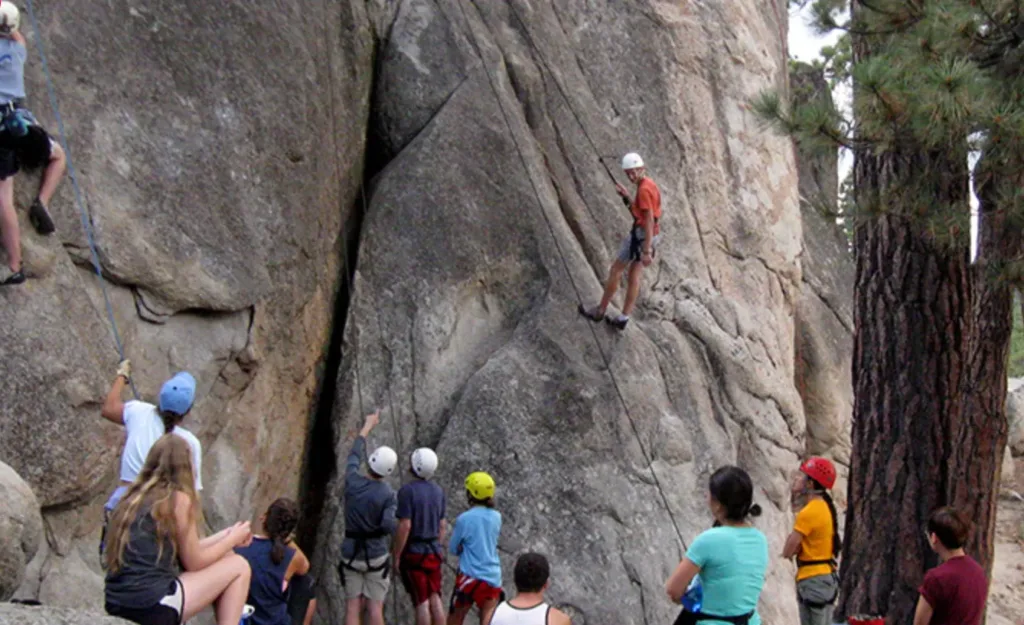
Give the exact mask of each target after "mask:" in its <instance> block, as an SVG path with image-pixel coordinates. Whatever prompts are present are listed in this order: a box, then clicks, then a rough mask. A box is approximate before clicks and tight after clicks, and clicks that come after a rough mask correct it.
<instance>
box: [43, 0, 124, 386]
mask: <svg viewBox="0 0 1024 625" xmlns="http://www.w3.org/2000/svg"><path fill="white" fill-rule="evenodd" d="M27 8H28V17H29V20H30V21H31V22H32V30H33V31H34V32H35V35H36V46H37V47H38V48H39V60H40V61H41V63H42V66H43V76H44V77H45V79H46V90H47V92H48V94H49V96H50V108H52V109H53V116H54V117H55V118H56V120H57V131H58V134H59V135H60V143H61V147H63V148H64V154H65V156H66V157H67V161H68V175H69V176H70V178H71V187H72V189H74V194H75V205H76V206H77V207H78V214H79V216H80V217H81V220H82V229H83V230H84V231H85V238H86V241H87V242H88V244H89V254H90V256H91V257H92V267H93V269H94V270H95V271H96V277H97V278H99V281H100V290H101V291H102V292H103V303H104V304H105V305H106V308H107V319H108V320H109V322H110V330H111V333H112V334H113V335H114V345H115V347H116V348H117V355H118V357H119V358H120V359H121V360H124V345H123V344H122V343H121V333H120V332H118V330H117V320H116V319H115V318H114V308H113V306H111V304H110V294H109V292H108V291H107V281H106V280H105V279H104V278H103V267H102V265H100V255H99V251H98V250H97V248H96V238H95V236H94V235H93V230H92V221H91V220H90V219H89V215H88V213H87V212H86V210H85V202H84V201H82V189H81V186H80V185H79V184H78V172H77V171H76V170H75V164H74V162H73V161H72V159H71V144H70V143H68V139H67V133H65V131H64V119H63V118H62V117H61V115H60V107H59V106H58V105H57V92H56V90H55V89H54V86H53V76H52V75H51V74H50V64H49V63H48V62H47V59H46V45H45V43H44V42H43V32H42V29H41V28H39V22H38V21H37V20H36V12H35V7H34V6H33V4H32V0H28V2H27ZM128 384H129V385H130V386H131V389H132V395H134V396H135V399H138V398H139V393H138V391H137V390H136V389H135V382H134V381H133V380H132V379H131V378H129V379H128Z"/></svg>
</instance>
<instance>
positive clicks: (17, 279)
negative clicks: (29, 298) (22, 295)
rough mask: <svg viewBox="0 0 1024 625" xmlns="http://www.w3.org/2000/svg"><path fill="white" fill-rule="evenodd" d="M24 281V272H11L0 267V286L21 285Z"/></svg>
mask: <svg viewBox="0 0 1024 625" xmlns="http://www.w3.org/2000/svg"><path fill="white" fill-rule="evenodd" d="M24 281H25V272H23V271H11V268H10V267H6V266H4V267H0V286H10V285H14V284H21V283H22V282H24Z"/></svg>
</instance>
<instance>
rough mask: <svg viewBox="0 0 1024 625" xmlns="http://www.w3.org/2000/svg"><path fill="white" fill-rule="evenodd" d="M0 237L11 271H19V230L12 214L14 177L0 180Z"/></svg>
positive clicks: (15, 216)
mask: <svg viewBox="0 0 1024 625" xmlns="http://www.w3.org/2000/svg"><path fill="white" fill-rule="evenodd" d="M0 230H2V232H0V236H2V237H3V244H4V250H5V251H6V252H7V265H8V266H9V267H10V268H11V271H21V230H20V229H19V228H18V215H17V213H15V212H14V177H13V176H11V177H10V178H5V179H4V180H0Z"/></svg>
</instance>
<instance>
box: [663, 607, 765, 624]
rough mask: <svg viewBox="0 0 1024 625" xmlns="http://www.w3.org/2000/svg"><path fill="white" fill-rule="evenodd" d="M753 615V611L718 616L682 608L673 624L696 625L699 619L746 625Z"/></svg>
mask: <svg viewBox="0 0 1024 625" xmlns="http://www.w3.org/2000/svg"><path fill="white" fill-rule="evenodd" d="M753 617H754V613H753V612H747V613H746V614H741V615H739V616H718V615H716V614H708V613H706V612H690V611H689V610H683V611H682V612H680V613H679V616H678V617H676V621H675V624H674V625H696V624H697V623H698V622H699V621H725V622H726V623H732V624H733V625H747V624H748V623H750V619H751V618H753Z"/></svg>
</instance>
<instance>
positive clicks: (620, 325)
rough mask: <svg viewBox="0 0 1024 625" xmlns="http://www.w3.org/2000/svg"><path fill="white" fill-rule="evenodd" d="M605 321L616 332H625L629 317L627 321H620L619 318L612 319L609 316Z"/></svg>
mask: <svg viewBox="0 0 1024 625" xmlns="http://www.w3.org/2000/svg"><path fill="white" fill-rule="evenodd" d="M604 320H605V321H606V322H607V323H608V325H610V326H612V327H613V328H615V329H616V330H625V329H626V324H628V323H629V317H627V318H625V319H620V318H618V317H612V316H611V315H608V316H607V317H605V319H604Z"/></svg>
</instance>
